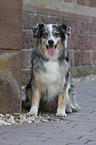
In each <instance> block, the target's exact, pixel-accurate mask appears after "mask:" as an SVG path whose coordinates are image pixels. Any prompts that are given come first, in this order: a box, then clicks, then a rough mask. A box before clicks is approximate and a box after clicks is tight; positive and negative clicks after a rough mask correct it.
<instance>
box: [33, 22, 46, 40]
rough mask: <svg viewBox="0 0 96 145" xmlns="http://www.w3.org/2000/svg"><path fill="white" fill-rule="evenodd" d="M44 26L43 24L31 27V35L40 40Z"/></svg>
mask: <svg viewBox="0 0 96 145" xmlns="http://www.w3.org/2000/svg"><path fill="white" fill-rule="evenodd" d="M44 26H45V24H44V23H41V24H40V23H38V24H37V25H36V26H34V27H33V29H32V30H33V33H34V37H35V38H40V37H41V36H42V32H43V27H44Z"/></svg>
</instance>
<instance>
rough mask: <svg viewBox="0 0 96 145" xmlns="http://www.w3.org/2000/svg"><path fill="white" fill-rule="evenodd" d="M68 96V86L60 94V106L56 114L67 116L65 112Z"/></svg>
mask: <svg viewBox="0 0 96 145" xmlns="http://www.w3.org/2000/svg"><path fill="white" fill-rule="evenodd" d="M67 98H68V86H66V87H65V89H64V91H63V92H62V93H61V94H60V95H59V96H58V108H57V114H56V116H67V114H66V113H65V108H66V103H67Z"/></svg>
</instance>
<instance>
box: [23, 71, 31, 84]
mask: <svg viewBox="0 0 96 145" xmlns="http://www.w3.org/2000/svg"><path fill="white" fill-rule="evenodd" d="M30 78H31V69H27V70H26V69H23V70H22V85H23V86H24V85H26V84H27V83H28V81H29V80H30Z"/></svg>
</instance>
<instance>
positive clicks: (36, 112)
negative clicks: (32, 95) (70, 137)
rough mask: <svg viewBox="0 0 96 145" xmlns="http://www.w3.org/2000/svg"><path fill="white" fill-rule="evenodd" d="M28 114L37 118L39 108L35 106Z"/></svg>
mask: <svg viewBox="0 0 96 145" xmlns="http://www.w3.org/2000/svg"><path fill="white" fill-rule="evenodd" d="M27 114H28V115H35V116H37V114H38V107H37V106H33V107H32V108H31V109H30V111H29V112H28V113H27Z"/></svg>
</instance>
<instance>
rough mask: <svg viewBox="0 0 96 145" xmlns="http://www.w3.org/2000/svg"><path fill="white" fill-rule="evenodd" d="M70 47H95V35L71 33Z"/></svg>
mask: <svg viewBox="0 0 96 145" xmlns="http://www.w3.org/2000/svg"><path fill="white" fill-rule="evenodd" d="M70 49H81V50H90V49H96V36H91V35H90V36H87V35H78V34H76V35H72V36H71V39H70Z"/></svg>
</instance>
